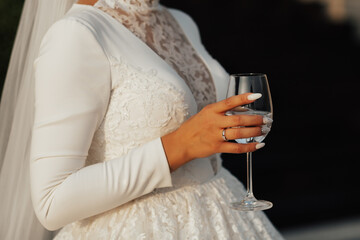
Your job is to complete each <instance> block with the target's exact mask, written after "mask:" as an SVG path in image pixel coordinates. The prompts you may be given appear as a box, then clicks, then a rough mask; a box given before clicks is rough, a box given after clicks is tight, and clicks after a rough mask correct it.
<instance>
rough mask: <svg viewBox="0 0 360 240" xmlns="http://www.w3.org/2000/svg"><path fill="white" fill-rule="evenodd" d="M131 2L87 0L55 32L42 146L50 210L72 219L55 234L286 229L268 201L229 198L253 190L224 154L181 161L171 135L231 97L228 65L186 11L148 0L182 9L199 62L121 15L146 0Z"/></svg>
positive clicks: (42, 194)
mask: <svg viewBox="0 0 360 240" xmlns="http://www.w3.org/2000/svg"><path fill="white" fill-rule="evenodd" d="M129 2H131V1H128V0H111V1H109V0H100V1H99V2H98V3H97V5H95V7H94V6H86V5H80V4H75V5H74V6H73V7H72V8H71V10H70V11H69V13H68V14H67V15H66V16H65V17H64V18H63V19H61V20H60V21H58V22H57V23H55V24H54V25H53V26H52V27H51V28H50V30H49V31H48V33H47V34H46V36H45V37H44V39H43V42H42V45H41V49H40V54H39V57H38V58H37V60H36V61H35V64H34V65H35V79H36V80H35V109H36V111H35V121H34V128H33V137H32V147H31V192H32V199H33V204H34V209H35V212H36V214H37V216H38V218H39V220H40V221H41V223H42V224H43V225H44V226H45V227H46V228H48V229H50V230H55V229H59V228H61V227H63V228H62V229H61V230H60V232H59V233H58V234H57V235H56V237H55V239H245V240H248V239H261V240H263V239H282V237H281V235H280V234H279V233H278V232H277V230H276V229H274V227H273V226H272V224H271V223H270V222H269V220H268V219H267V218H266V216H265V215H264V214H263V213H262V212H239V211H236V210H232V209H231V208H229V202H232V201H235V200H239V199H241V198H242V197H244V196H245V193H246V192H245V189H244V187H243V185H242V184H241V183H240V182H239V181H238V180H237V179H236V178H235V177H233V176H232V175H231V174H230V173H229V172H228V171H227V170H225V169H224V168H222V167H221V160H220V157H219V156H218V155H216V156H215V155H214V156H211V157H209V158H204V159H196V160H193V161H191V162H189V163H188V164H186V165H184V166H182V167H181V168H179V169H177V170H176V171H175V172H173V173H170V171H169V167H168V163H167V160H166V155H165V153H164V150H163V147H162V143H161V139H160V138H161V136H163V135H165V134H167V133H170V132H172V131H174V130H175V129H177V128H178V127H179V126H180V125H181V124H182V123H183V122H184V121H185V120H186V119H187V118H188V117H190V116H192V115H194V114H196V113H197V112H198V111H199V110H200V109H201V107H203V106H204V105H206V104H208V103H210V102H212V101H215V100H221V99H223V98H224V97H225V91H226V86H227V79H228V75H227V73H226V72H225V71H224V70H223V68H222V67H221V66H220V65H219V64H218V63H217V62H216V61H215V60H214V59H212V58H211V56H210V55H209V54H208V53H207V52H206V50H205V49H204V47H203V45H202V44H201V41H200V37H199V33H198V30H197V27H196V25H195V24H194V23H193V21H192V20H191V18H189V17H188V16H187V15H186V14H184V13H182V12H180V11H177V10H171V9H166V8H165V7H163V6H161V5H159V4H157V1H148V3H149V4H145V5H141V4H140V5H138V8H137V10H138V11H143V10H149V9H150V10H151V11H159V12H160V11H164V14H167V15H168V16H170V17H171V18H173V21H174V23H173V24H179V27H180V28H181V30H182V33H181V34H183V35H184V36H185V38H184V37H183V40H184V41H185V43H184V44H185V45H184V46H183V49H185V50H186V52H187V53H189V52H190V53H191V54H190V55H191V56H192V58H193V60H194V59H195V60H194V62H192V60H191V58H185V59H182V60H181V61H180V60H179V61H178V60H177V59H176V58H175V59H174V56H176V55H179V54H180V53H181V52H182V51H183V50H181V49H180V50H179V49H178V50H176V51H175V52H174V51H173V52H172V53H173V56H170V57H168V58H167V57H166V54H164V55H162V54H161V49H160V48H158V47H157V46H156V42H157V41H153V43H154V44H153V45H152V44H151V39H154V38H155V36H153V38H150V40H149V39H147V38H146V36H147V35H143V36H145V37H144V38H142V37H141V34H140V33H141V31H140V32H139V31H138V32H137V31H136V29H132V28H131V26H129V25H127V24H126V21H125V20H124V19H120V18H117V17H116V14H115V15H114V12H113V11H112V9H116V7H119V6H120V7H121V9H120V11H125V12H131V11H134V5H133V4H130V3H129ZM133 2H137V1H133ZM121 21H123V22H122V23H121ZM170 30H171V29H170ZM170 30H169V31H170ZM175 39H176V37H175ZM147 40H149V41H147ZM168 40H169V39H168ZM168 43H169V42H168ZM170 43H171V41H170ZM170 43H169V44H170ZM174 44H175V45H173V46H172V48H170V47H169V46H170V45H171V44H170V45H168V47H164V46H165V43H164V44H162V45H161V46H162V47H164V48H163V49H175V48H176V43H174ZM180 55H184V54H180ZM179 58H181V57H179ZM183 63H193V67H194V68H189V70H188V71H182V70H181V69H183V67H184V64H183ZM191 69H192V70H191ZM201 69H202V71H200V70H201ZM199 74H200V75H199ZM192 75H194V76H193V77H191V76H192ZM199 76H200V77H199ZM199 79H200V80H202V83H199V81H200V80H199ZM205 83H206V84H205ZM205 93H207V95H206V94H205Z"/></svg>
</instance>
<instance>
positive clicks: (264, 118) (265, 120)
mask: <svg viewBox="0 0 360 240" xmlns="http://www.w3.org/2000/svg"><path fill="white" fill-rule="evenodd" d="M273 121H274V120H272V118H269V117H266V116H265V117H263V123H264V124H268V123H272V122H273Z"/></svg>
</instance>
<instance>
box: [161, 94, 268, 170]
mask: <svg viewBox="0 0 360 240" xmlns="http://www.w3.org/2000/svg"><path fill="white" fill-rule="evenodd" d="M260 97H261V94H259V93H254V94H252V93H245V94H241V95H237V96H233V97H230V98H227V99H225V100H223V101H220V102H217V103H213V104H209V105H207V106H206V107H204V108H203V109H202V110H201V111H200V112H199V113H198V114H195V115H194V116H192V117H191V118H189V119H188V120H187V121H186V122H184V123H183V124H182V125H181V126H180V128H179V129H177V130H176V131H174V132H172V133H170V134H168V135H165V136H163V137H162V138H161V140H162V143H163V146H164V150H165V153H166V156H167V159H168V162H169V166H170V170H171V171H174V170H175V169H177V168H178V167H180V166H181V165H183V164H185V163H186V162H188V161H191V160H193V159H195V158H203V157H207V156H210V155H212V154H215V153H220V152H222V153H245V152H253V151H255V150H257V149H259V148H261V147H263V146H264V144H263V143H256V142H255V143H248V144H239V143H233V142H227V141H225V140H224V139H223V137H222V132H223V130H224V129H226V131H225V133H226V134H225V137H226V139H228V140H234V139H238V138H249V137H256V136H260V135H262V131H261V125H263V124H264V119H263V117H262V116H260V115H231V116H225V113H226V111H229V110H231V109H233V108H234V107H237V106H240V105H245V104H249V103H252V102H254V101H255V100H256V99H258V98H260ZM265 121H266V120H265ZM239 126H246V128H232V127H239Z"/></svg>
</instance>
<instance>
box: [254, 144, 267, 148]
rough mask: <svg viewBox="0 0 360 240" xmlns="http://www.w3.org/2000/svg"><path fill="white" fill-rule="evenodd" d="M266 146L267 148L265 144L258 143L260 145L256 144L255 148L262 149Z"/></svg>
mask: <svg viewBox="0 0 360 240" xmlns="http://www.w3.org/2000/svg"><path fill="white" fill-rule="evenodd" d="M264 146H265V143H258V144H256V146H255V148H256V149H260V148H263V147H264Z"/></svg>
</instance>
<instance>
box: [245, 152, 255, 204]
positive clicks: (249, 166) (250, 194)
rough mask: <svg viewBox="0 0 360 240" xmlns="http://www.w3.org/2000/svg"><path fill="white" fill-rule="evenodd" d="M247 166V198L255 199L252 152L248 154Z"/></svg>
mask: <svg viewBox="0 0 360 240" xmlns="http://www.w3.org/2000/svg"><path fill="white" fill-rule="evenodd" d="M246 165H247V195H246V197H247V198H253V197H254V194H253V182H252V152H248V153H246Z"/></svg>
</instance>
